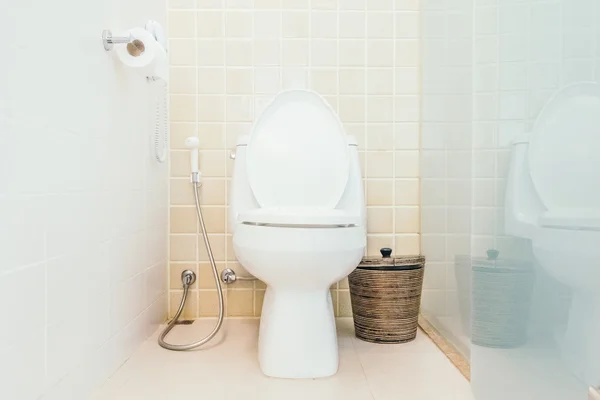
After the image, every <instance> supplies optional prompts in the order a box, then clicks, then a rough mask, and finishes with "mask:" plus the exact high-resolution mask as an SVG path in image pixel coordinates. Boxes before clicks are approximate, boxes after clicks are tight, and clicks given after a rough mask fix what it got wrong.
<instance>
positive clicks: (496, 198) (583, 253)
mask: <svg viewBox="0 0 600 400" xmlns="http://www.w3.org/2000/svg"><path fill="white" fill-rule="evenodd" d="M422 4H423V13H422V37H423V47H422V48H423V52H422V62H423V74H422V89H423V98H422V109H423V112H422V142H421V152H422V169H421V170H422V189H421V190H422V193H421V194H422V221H421V222H422V249H423V252H424V254H425V255H426V257H427V259H428V262H427V270H426V281H425V284H424V294H423V304H422V312H423V314H424V316H425V317H426V318H427V319H428V320H429V322H430V323H432V324H433V325H434V326H435V327H436V328H437V329H438V330H439V331H440V332H441V333H442V334H443V335H444V336H445V337H446V338H447V339H449V340H450V341H452V342H453V343H454V344H455V346H456V347H457V348H458V349H459V350H460V351H461V352H462V353H463V354H464V355H465V356H466V357H469V358H470V360H471V368H472V369H471V375H472V381H471V382H472V388H473V392H474V395H475V397H476V398H477V399H478V400H496V399H498V400H500V399H502V400H505V399H513V400H521V399H523V400H530V399H544V400H546V399H552V400H554V399H555V400H577V399H582V400H584V399H587V396H588V388H589V386H598V385H600V257H599V255H598V250H597V249H596V247H597V245H594V243H600V229H598V228H597V227H596V225H597V224H595V222H594V221H597V216H598V215H600V204H598V205H594V204H592V205H591V207H589V208H586V209H583V208H581V207H578V206H577V204H582V202H574V204H573V205H572V206H571V205H569V204H567V205H566V206H564V204H562V203H561V208H560V210H556V209H555V207H553V204H556V202H552V201H549V200H548V199H544V198H542V197H543V196H540V195H539V194H538V193H537V191H536V183H535V182H534V181H533V179H532V177H531V174H530V171H529V166H530V164H529V162H530V160H529V154H530V152H531V154H533V151H531V150H530V147H529V146H530V143H529V142H528V137H529V133H530V132H532V130H533V129H534V127H535V123H536V120H537V119H538V116H539V115H540V112H541V111H542V109H543V108H544V107H545V106H546V104H548V102H549V101H550V100H551V99H552V98H553V97H554V96H556V94H557V93H559V92H560V91H561V90H563V89H564V88H565V87H569V86H572V85H574V84H581V83H582V82H587V84H589V85H592V86H593V85H596V84H597V82H598V80H599V78H600V51H599V50H598V49H599V47H598V46H597V43H598V40H599V39H598V38H599V37H600V23H599V22H600V1H598V0H577V1H573V0H520V1H508V0H496V1H490V0H447V1H444V2H440V1H436V0H424V1H423V3H422ZM549 123H550V124H557V125H559V124H560V121H558V120H556V121H554V120H552V118H551V119H550V122H549ZM591 124H592V123H591ZM595 125H596V124H592V127H591V128H589V130H590V131H591V132H594V131H596V132H597V134H592V135H586V137H589V138H590V140H596V139H597V140H600V139H598V138H600V126H597V127H596V126H595ZM573 129H576V128H573ZM577 133H578V132H575V133H574V132H572V131H571V132H569V129H565V132H564V135H565V138H564V140H565V141H567V143H568V140H569V138H570V137H577V136H580V137H583V135H577ZM541 136H542V137H543V133H542V135H541ZM537 137H538V136H536V139H537ZM594 138H596V139H594ZM542 140H543V139H542ZM538 143H539V142H538ZM594 144H595V143H592V142H590V143H589V146H571V147H570V148H573V147H577V148H581V149H585V148H588V149H589V148H591V147H592V145H594ZM532 145H533V144H532ZM556 147H557V146H554V147H553V148H555V150H553V151H555V152H559V151H560V146H558V148H556ZM534 150H537V148H534ZM553 151H545V152H544V153H548V154H547V156H548V159H547V160H545V161H544V163H543V164H544V165H547V166H548V167H549V168H551V169H555V170H556V182H555V184H556V185H560V184H561V179H560V178H561V176H564V175H565V174H561V173H560V171H561V166H562V168H565V160H564V157H553V156H552V155H553ZM535 154H536V157H539V154H540V152H536V153H535ZM557 154H558V153H557ZM560 154H563V153H560ZM581 156H582V157H583V156H585V157H588V158H587V159H589V160H591V161H590V168H595V170H598V169H600V155H598V157H591V158H590V157H589V154H588V153H586V155H584V154H582V155H581ZM575 158H576V155H575ZM575 161H577V160H574V162H575ZM536 162H539V161H537V160H536ZM538 175H539V174H538ZM545 175H546V177H547V174H545ZM584 175H585V174H584ZM587 175H589V174H587ZM584 181H585V179H584V178H583V177H582V181H581V182H579V183H580V184H581V185H583V186H581V188H582V189H581V190H582V193H584V195H587V196H593V195H595V194H598V193H597V192H593V191H597V190H598V188H597V182H596V183H594V184H591V182H588V183H586V182H584ZM544 183H545V184H546V185H547V183H548V182H547V181H546V182H544ZM564 185H565V186H567V185H572V181H569V182H564ZM538 186H540V185H538ZM556 192H560V191H556ZM586 204H587V203H586ZM555 216H560V217H556V218H555Z"/></svg>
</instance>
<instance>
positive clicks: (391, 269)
mask: <svg viewBox="0 0 600 400" xmlns="http://www.w3.org/2000/svg"><path fill="white" fill-rule="evenodd" d="M381 253H382V255H383V258H380V257H377V258H372V257H365V258H364V259H363V261H362V263H361V264H360V265H359V266H358V268H357V269H356V270H354V272H352V273H351V274H350V276H349V277H348V279H349V282H350V297H351V301H352V315H353V317H354V328H355V332H356V337H357V338H359V339H361V340H365V341H367V342H373V343H405V342H410V341H411V340H414V338H415V337H416V335H417V325H418V317H419V308H420V305H421V291H422V288H423V272H424V266H425V257H423V256H409V257H394V258H392V257H390V254H391V250H390V249H382V250H381Z"/></svg>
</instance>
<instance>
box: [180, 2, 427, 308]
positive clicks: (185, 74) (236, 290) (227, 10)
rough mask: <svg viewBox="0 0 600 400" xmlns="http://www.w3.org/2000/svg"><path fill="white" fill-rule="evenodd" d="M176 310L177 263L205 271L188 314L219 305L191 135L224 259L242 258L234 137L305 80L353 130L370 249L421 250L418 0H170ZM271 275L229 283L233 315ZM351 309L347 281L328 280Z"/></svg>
mask: <svg viewBox="0 0 600 400" xmlns="http://www.w3.org/2000/svg"><path fill="white" fill-rule="evenodd" d="M169 8H170V9H169V28H170V29H169V30H170V38H171V39H170V57H171V209H170V210H171V213H170V214H171V226H170V232H171V235H170V259H171V277H170V287H171V296H170V300H171V311H172V312H173V310H174V309H175V308H176V307H177V305H178V301H179V299H180V297H181V290H180V289H181V284H180V278H179V274H180V272H181V271H182V270H183V269H185V268H190V269H193V270H195V271H196V272H197V273H198V276H199V279H198V283H197V284H196V285H195V287H194V290H193V291H192V294H191V300H190V306H189V307H188V309H187V310H186V312H187V316H188V317H190V318H192V317H198V316H200V317H204V316H212V315H215V314H216V305H217V302H216V293H215V289H214V284H213V283H212V277H211V275H210V266H209V264H208V259H207V256H206V252H205V250H204V247H203V244H202V238H201V236H199V234H198V233H199V232H198V224H197V222H196V217H195V215H194V208H193V201H194V200H193V199H194V198H193V193H192V189H191V185H190V183H189V180H188V174H189V161H188V153H187V152H186V151H185V150H184V148H183V141H184V139H185V138H186V137H187V136H190V135H197V136H198V137H199V138H200V142H201V153H200V160H201V161H200V168H201V171H202V173H203V176H204V186H203V188H202V193H201V196H202V203H203V207H204V210H205V215H206V220H207V221H206V223H207V227H208V230H209V233H210V235H209V236H210V239H211V243H212V246H213V250H214V253H215V257H216V260H217V262H218V264H219V268H220V269H223V268H225V267H230V268H233V269H234V270H236V272H238V274H242V275H245V274H247V272H246V271H245V270H244V269H243V268H242V267H241V266H240V265H239V264H238V263H237V262H236V259H235V256H234V254H233V249H232V245H231V235H230V234H229V232H228V228H227V190H228V189H227V187H228V183H229V180H230V178H229V177H230V176H231V170H232V161H231V160H229V158H228V152H229V150H230V149H232V148H234V146H235V143H236V141H237V138H238V137H239V136H240V135H243V134H245V133H248V132H249V131H250V128H251V125H252V121H253V120H254V118H255V116H257V115H259V113H260V111H261V109H262V108H263V107H264V106H265V104H266V103H267V102H268V101H269V100H270V99H271V98H273V96H274V95H275V94H276V93H277V92H279V91H280V90H282V89H288V88H310V89H313V90H316V91H318V92H320V93H321V94H323V95H324V96H325V98H326V99H327V100H328V101H329V103H330V104H331V105H332V106H333V107H334V108H335V109H336V110H337V111H338V113H339V115H340V117H341V119H342V121H343V122H344V125H345V127H346V129H347V131H348V133H349V134H352V135H354V136H356V137H357V139H358V141H359V150H360V154H361V160H362V166H363V172H364V178H365V194H366V198H367V205H368V220H369V223H368V231H369V235H368V253H369V254H377V253H378V250H379V248H381V247H393V248H394V250H395V252H396V253H398V254H414V253H418V252H419V250H420V249H419V246H420V240H419V229H420V226H419V220H420V217H419V178H418V177H419V125H418V121H419V118H420V110H419V103H420V99H419V92H420V87H419V73H420V70H419V40H418V36H419V26H418V25H419V1H418V0H368V1H366V0H254V1H252V0H170V6H169ZM264 290H265V285H264V284H263V283H261V282H254V283H252V282H250V283H248V282H238V283H236V284H234V285H232V286H229V287H228V288H227V290H226V296H227V309H228V312H227V314H228V315H229V316H244V317H248V316H259V315H260V310H261V305H262V299H263V296H264ZM332 293H333V299H334V305H335V311H336V314H337V315H340V316H349V315H350V314H351V308H350V300H349V293H348V284H347V282H346V281H343V282H340V283H339V284H336V285H334V287H333V288H332Z"/></svg>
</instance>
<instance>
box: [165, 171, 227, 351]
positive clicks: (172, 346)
mask: <svg viewBox="0 0 600 400" xmlns="http://www.w3.org/2000/svg"><path fill="white" fill-rule="evenodd" d="M198 187H199V185H198V182H194V199H195V200H196V213H197V214H198V221H200V228H201V229H202V236H203V237H204V246H206V252H207V253H208V259H209V260H210V266H211V267H212V272H213V276H214V278H215V284H216V285H217V296H218V298H219V317H218V320H217V324H216V325H215V327H214V328H213V330H212V332H211V333H209V334H208V335H207V336H206V337H204V338H202V339H201V340H198V341H197V342H194V343H190V344H169V343H167V342H165V337H166V336H167V335H168V334H169V332H171V329H173V327H174V326H175V324H176V323H177V321H178V320H179V317H180V316H181V313H182V312H183V308H184V307H185V301H186V300H187V295H188V290H189V288H190V285H191V282H190V281H187V280H186V281H184V282H183V296H182V298H181V304H179V309H178V310H177V312H176V313H175V316H174V317H173V319H172V320H171V322H169V324H168V325H167V327H166V328H165V330H164V331H163V332H162V333H161V334H160V336H159V337H158V344H159V345H160V347H162V348H165V349H167V350H174V351H185V350H193V349H196V348H198V347H200V346H202V345H204V344H206V343H208V342H209V341H210V340H211V339H212V338H213V337H215V335H216V334H217V332H219V329H221V325H222V324H223V314H224V309H225V307H224V304H223V291H222V290H221V281H220V280H219V271H218V270H217V265H216V264H215V258H214V257H213V253H212V249H211V248H210V242H209V240H208V235H207V233H206V226H204V218H203V217H202V209H201V208H200V199H199V196H198Z"/></svg>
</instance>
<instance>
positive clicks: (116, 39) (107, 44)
mask: <svg viewBox="0 0 600 400" xmlns="http://www.w3.org/2000/svg"><path fill="white" fill-rule="evenodd" d="M133 40H134V37H133V36H132V35H129V36H113V35H112V32H111V31H110V30H108V29H105V30H103V31H102V44H103V45H104V50H106V51H110V50H112V49H113V48H114V47H115V44H128V43H131V42H133Z"/></svg>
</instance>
